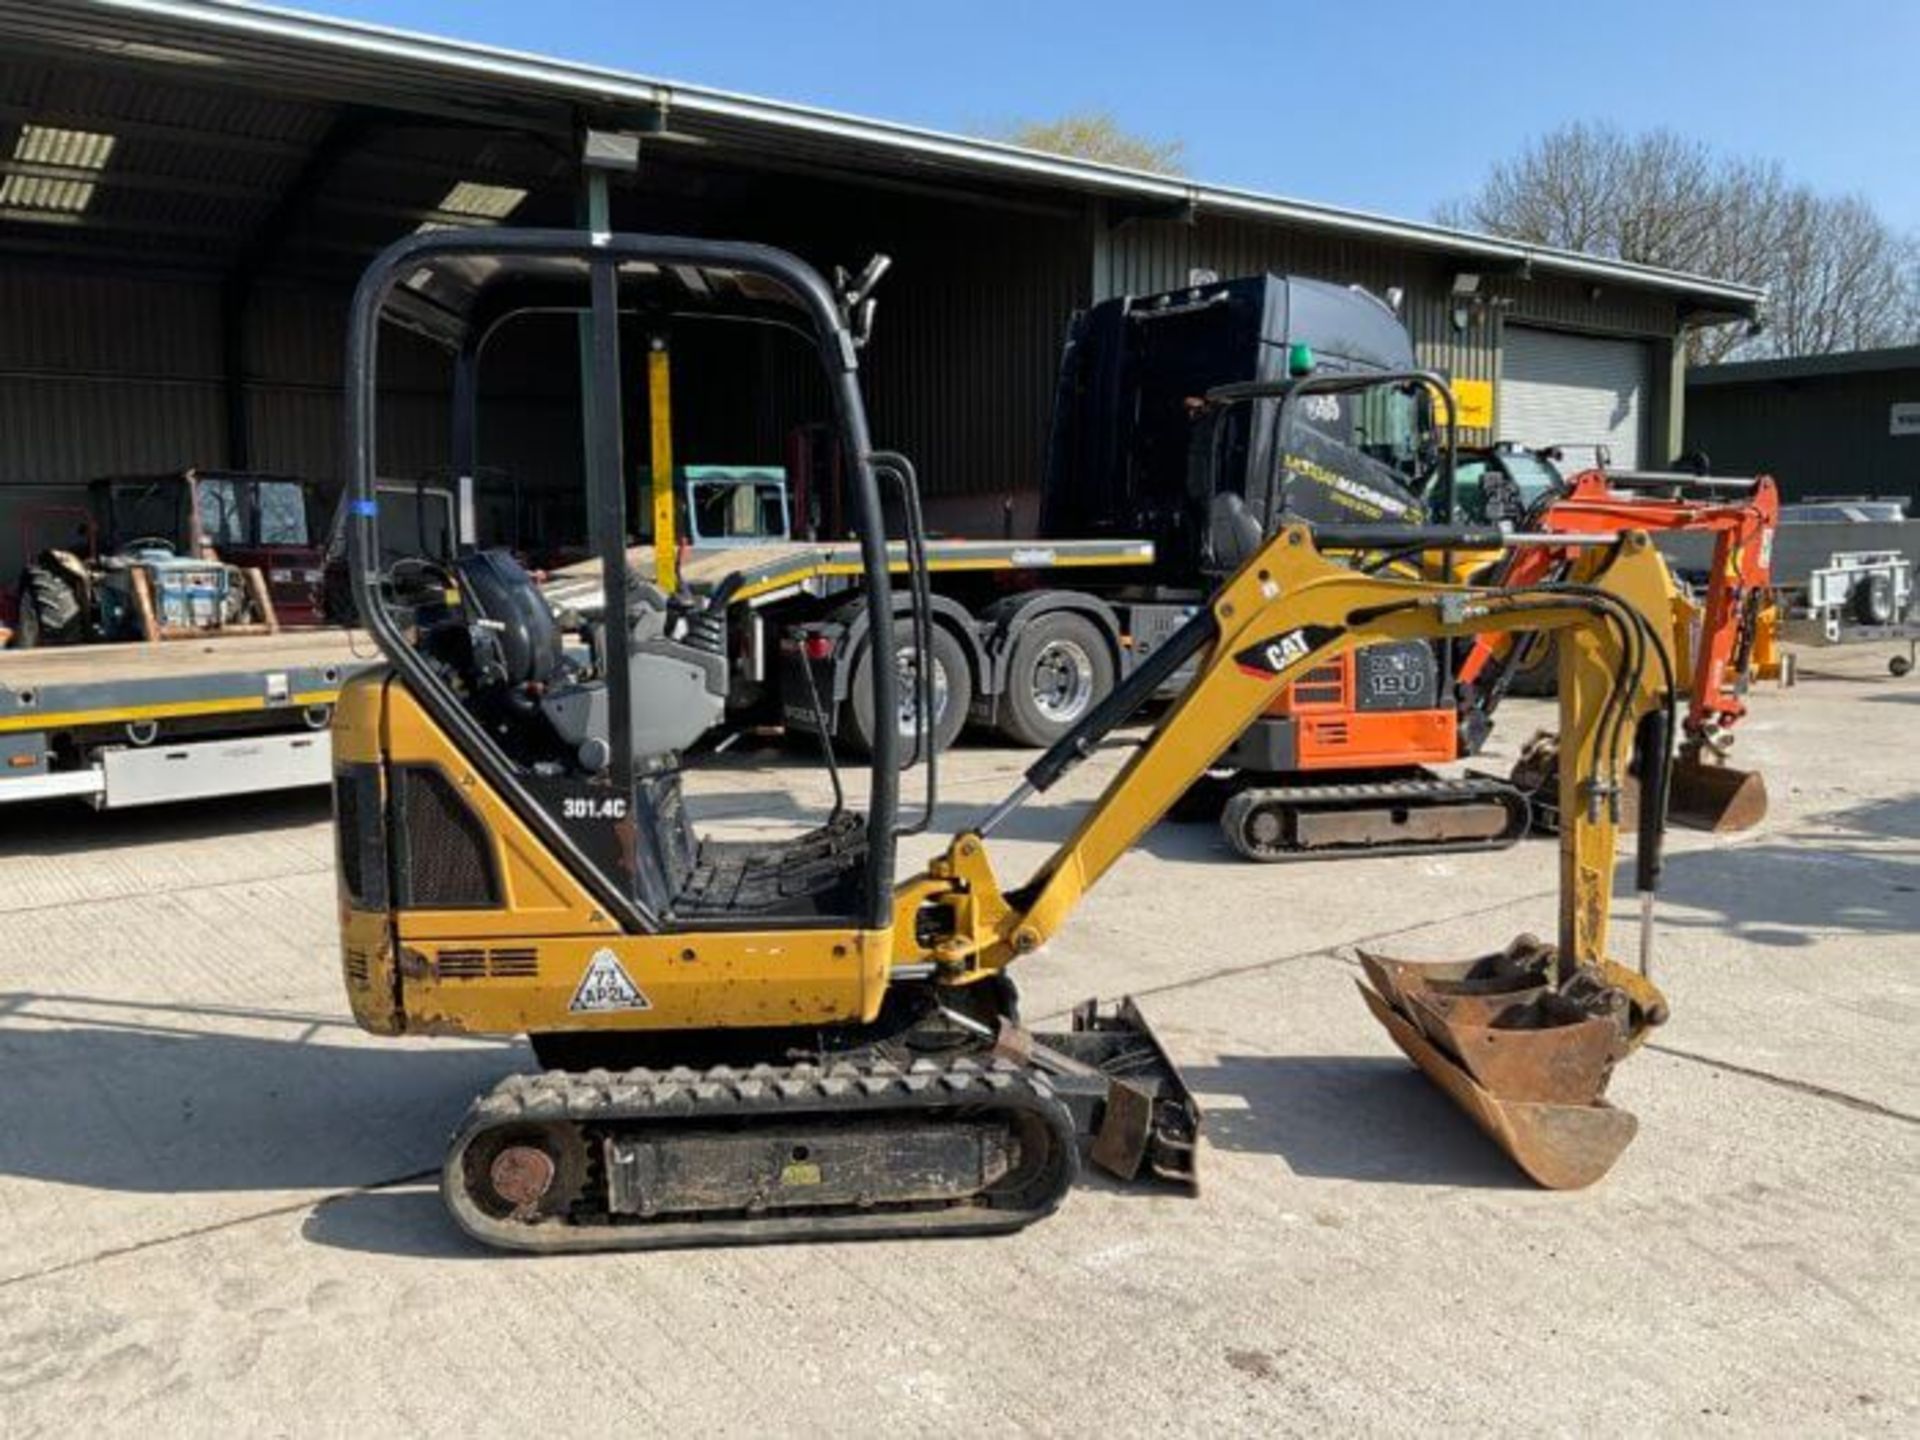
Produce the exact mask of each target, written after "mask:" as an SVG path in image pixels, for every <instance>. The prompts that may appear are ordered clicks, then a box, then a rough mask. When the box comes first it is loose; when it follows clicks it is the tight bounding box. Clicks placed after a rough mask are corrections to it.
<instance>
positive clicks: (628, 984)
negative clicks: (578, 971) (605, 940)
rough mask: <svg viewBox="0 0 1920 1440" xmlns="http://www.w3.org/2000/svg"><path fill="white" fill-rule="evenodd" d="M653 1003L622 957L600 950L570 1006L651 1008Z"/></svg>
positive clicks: (589, 963)
mask: <svg viewBox="0 0 1920 1440" xmlns="http://www.w3.org/2000/svg"><path fill="white" fill-rule="evenodd" d="M652 1008H653V1002H652V1001H651V1000H649V999H647V997H646V996H645V995H644V994H642V993H641V990H640V987H639V986H638V985H636V984H634V983H633V980H632V978H631V977H630V976H629V975H628V974H627V972H626V971H625V970H624V969H622V968H621V965H620V957H619V956H618V955H615V954H614V953H613V951H611V950H596V951H594V952H593V959H592V960H590V961H588V962H587V973H586V974H584V975H582V976H581V977H580V988H579V989H577V990H575V991H574V992H573V1001H572V1003H571V1004H569V1005H568V1006H567V1009H569V1010H572V1011H576V1012H580V1011H603V1010H651V1009H652Z"/></svg>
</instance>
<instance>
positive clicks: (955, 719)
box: [843, 621, 973, 764]
mask: <svg viewBox="0 0 1920 1440" xmlns="http://www.w3.org/2000/svg"><path fill="white" fill-rule="evenodd" d="M893 636H894V646H895V649H894V664H895V667H896V669H897V672H898V674H899V677H900V678H899V688H900V710H899V713H898V715H897V716H896V718H895V723H896V724H897V725H898V726H899V727H900V759H901V763H902V764H905V763H906V762H907V761H908V760H909V759H911V758H912V757H913V732H914V721H915V715H916V711H917V708H918V703H919V677H918V676H917V675H916V674H915V673H914V663H913V661H914V651H913V627H912V626H911V625H909V624H907V623H906V622H905V621H899V622H897V623H896V624H895V625H894V627H893ZM929 638H930V644H929V646H928V648H929V649H930V650H931V651H932V653H933V748H934V749H935V750H936V751H938V750H945V749H946V748H947V747H948V746H949V745H951V744H953V742H954V739H955V737H957V736H958V735H959V734H960V727H961V726H963V725H965V724H966V723H967V707H968V706H969V705H971V704H972V703H973V672H972V671H971V670H970V669H969V668H968V666H967V656H966V652H965V651H963V650H962V649H961V648H960V642H959V641H958V640H956V639H954V638H953V632H952V631H950V630H947V629H945V628H943V627H941V626H939V625H935V626H934V627H933V631H932V635H931V636H930V637H929ZM873 652H874V647H873V646H871V645H869V646H867V647H866V649H865V651H864V652H863V653H862V654H861V656H860V661H859V663H858V664H857V665H855V666H854V667H853V686H852V688H851V689H850V690H849V691H848V693H847V705H846V712H845V715H844V717H843V719H844V727H845V732H846V734H847V737H848V739H849V740H850V741H851V742H852V745H853V748H854V749H855V750H857V751H859V752H860V753H861V754H862V755H871V754H872V753H873V742H874V738H875V737H876V736H877V735H878V734H879V733H880V732H879V729H878V727H876V726H875V724H874V719H873V671H872V670H871V668H869V667H871V666H872V664H873Z"/></svg>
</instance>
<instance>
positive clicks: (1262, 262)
mask: <svg viewBox="0 0 1920 1440" xmlns="http://www.w3.org/2000/svg"><path fill="white" fill-rule="evenodd" d="M1469 264H1470V262H1466V261H1461V260H1453V259H1449V258H1447V257H1446V256H1443V255H1439V254H1434V253H1431V252H1428V251H1424V250H1416V249H1410V248H1406V247H1396V246H1391V245H1385V244H1381V243H1378V242H1374V241H1368V240H1364V239H1354V238H1342V237H1334V236H1327V235H1322V234H1316V233H1308V232H1304V231H1299V230H1289V229H1286V228H1284V227H1278V226H1273V225H1265V224H1257V223H1253V222H1248V221H1240V220H1232V219H1222V218H1215V217H1204V218H1202V219H1200V220H1199V221H1197V222H1196V223H1193V224H1186V223H1181V222H1174V221H1162V220H1132V221H1127V222H1125V223H1121V224H1118V225H1115V226H1112V227H1111V228H1110V229H1109V231H1108V235H1107V245H1106V262H1105V264H1104V266H1096V269H1095V274H1096V277H1097V278H1096V284H1097V285H1098V286H1099V288H1100V290H1101V297H1102V298H1104V297H1105V296H1109V295H1123V294H1131V295H1150V294H1154V293H1156V292H1159V291H1163V290H1172V289H1178V288H1180V287H1182V286H1184V285H1186V284H1187V283H1188V280H1189V277H1190V276H1191V274H1192V273H1193V272H1194V271H1195V270H1211V271H1213V272H1214V273H1215V274H1216V275H1218V276H1220V277H1221V278H1222V279H1230V278H1233V277H1236V276H1241V275H1253V274H1259V273H1260V272H1262V271H1273V272H1275V273H1277V274H1283V275H1303V276H1308V277H1311V278H1314V279H1321V280H1331V281H1335V282H1339V283H1345V284H1350V285H1362V286H1364V287H1366V288H1367V289H1368V290H1370V291H1372V292H1373V293H1374V294H1376V295H1380V296H1382V297H1384V296H1385V294H1386V292H1387V290H1388V289H1389V288H1391V287H1395V286H1397V287H1399V288H1400V290H1401V291H1403V292H1404V298H1403V300H1402V302H1401V308H1400V316H1401V319H1402V320H1403V321H1404V322H1405V324H1406V326H1407V329H1408V331H1409V333H1410V334H1411V335H1412V336H1413V342H1414V350H1415V353H1416V354H1417V355H1418V356H1419V358H1420V361H1421V363H1422V364H1424V365H1428V366H1431V367H1433V368H1435V369H1438V370H1441V371H1443V372H1445V373H1447V374H1448V375H1450V376H1452V377H1453V378H1455V379H1461V378H1469V379H1476V380H1485V381H1488V382H1491V383H1493V384H1494V385H1495V388H1496V395H1495V425H1494V428H1493V429H1491V430H1489V429H1463V430H1462V431H1461V439H1462V440H1463V441H1464V442H1466V443H1469V444H1479V443H1486V442H1488V441H1490V440H1492V439H1494V438H1495V435H1496V433H1497V429H1498V419H1499V417H1498V403H1499V402H1498V382H1499V375H1500V363H1499V361H1500V334H1501V326H1502V324H1503V323H1504V322H1505V321H1506V320H1514V321H1522V322H1526V323H1529V324H1538V325H1546V326H1550V327H1554V328H1560V329H1568V330H1591V331H1595V332H1599V333H1615V334H1632V335H1644V336H1648V337H1651V338H1659V339H1669V338H1671V337H1672V336H1673V334H1674V333H1675V331H1676V330H1677V328H1678V323H1679V321H1678V315H1677V313H1676V311H1675V308H1674V305H1673V302H1672V301H1670V300H1667V299H1664V298H1662V297H1660V296H1657V295H1649V294H1635V293H1630V292H1625V291H1617V292H1611V293H1610V292H1608V291H1605V290H1601V291H1599V292H1598V293H1595V292H1594V291H1593V289H1592V288H1591V287H1589V286H1586V285H1584V284H1580V283H1578V282H1574V281H1568V280H1562V279H1557V278H1556V279H1552V280H1529V279H1523V278H1521V277H1519V276H1512V275H1486V276H1483V277H1482V281H1481V290H1482V293H1483V297H1484V298H1483V299H1482V301H1481V302H1480V303H1478V304H1471V303H1470V304H1468V305H1467V306H1466V307H1465V309H1464V312H1463V313H1464V319H1465V322H1466V323H1465V325H1464V326H1456V324H1455V323H1454V312H1455V310H1456V308H1457V307H1456V303H1455V301H1454V299H1453V296H1452V289H1453V281H1454V275H1455V272H1456V271H1458V270H1461V269H1465V268H1468V266H1469Z"/></svg>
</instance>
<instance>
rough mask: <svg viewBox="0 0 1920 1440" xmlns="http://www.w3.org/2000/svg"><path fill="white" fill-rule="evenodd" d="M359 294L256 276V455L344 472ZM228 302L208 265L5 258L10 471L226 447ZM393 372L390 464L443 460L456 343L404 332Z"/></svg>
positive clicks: (0, 417)
mask: <svg viewBox="0 0 1920 1440" xmlns="http://www.w3.org/2000/svg"><path fill="white" fill-rule="evenodd" d="M347 294H348V292H347V291H345V290H344V289H338V288H313V289H303V288H299V287H293V286H283V285H263V286H261V287H260V288H259V289H258V290H257V291H256V292H255V296H254V300H253V303H252V305H251V307H250V308H249V311H248V316H247V328H246V341H245V356H246V359H245V367H244V374H245V380H246V394H247V403H248V416H249V422H250V425H251V431H252V437H253V445H254V453H253V457H252V463H253V465H254V466H255V467H256V468H258V469H263V470H275V471H280V472H284V473H288V474H296V475H302V476H306V477H309V478H312V479H315V480H319V481H321V482H322V483H323V484H334V483H337V481H338V479H339V476H340V444H341V430H342V425H343V420H344V415H343V411H342V408H341V394H340V374H341V369H342V364H343V357H344V346H345V343H346V302H347ZM220 307H221V291H220V284H219V282H218V281H216V280H212V279H207V278H193V277H188V276H180V275H147V276H144V277H143V276H138V275H134V274H129V273H125V272H115V271H105V270H101V271H71V270H61V269H47V268H37V267H29V266H24V265H17V264H16V265H8V266H4V267H0V317H4V323H0V485H44V484H75V483H79V482H82V481H86V480H90V479H93V478H95V477H97V476H101V475H107V474H113V473H116V472H122V473H123V472H128V471H160V470H169V469H183V468H185V467H187V466H190V465H217V464H224V463H226V461H227V448H226V447H227V425H226V411H225V388H224V383H225V382H224V380H223V365H222V362H223V350H222V328H221V327H222V320H221V308H220ZM381 376H382V382H383V385H384V386H385V387H386V388H387V390H388V392H389V398H388V400H387V401H386V402H385V403H384V404H383V407H382V418H381V468H382V470H383V472H384V473H387V474H393V475H412V474H420V473H425V472H426V471H428V470H430V469H432V468H434V467H444V466H445V465H446V463H447V459H448V451H449V444H448V425H447V405H448V399H447V397H448V394H449V392H450V389H451V383H452V369H451V364H450V362H449V360H448V359H447V357H446V355H445V354H444V353H443V352H441V351H439V350H437V349H436V348H435V347H433V346H431V345H429V344H427V343H426V342H425V341H422V340H420V339H418V338H417V337H415V336H412V335H408V334H404V333H398V332H396V333H394V334H392V335H391V336H390V337H389V338H388V340H387V341H386V342H385V343H383V345H382V348H381Z"/></svg>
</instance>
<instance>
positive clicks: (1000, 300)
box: [861, 209, 1087, 496]
mask: <svg viewBox="0 0 1920 1440" xmlns="http://www.w3.org/2000/svg"><path fill="white" fill-rule="evenodd" d="M916 241H917V243H915V244H914V245H913V246H912V248H903V250H902V252H901V253H900V254H898V255H896V256H895V261H896V265H895V269H894V271H893V273H892V274H891V275H890V276H889V277H888V278H887V281H886V282H885V284H884V285H883V286H882V287H881V290H880V312H879V321H878V324H877V326H876V329H875V332H874V338H873V342H872V344H871V345H869V346H868V347H867V350H866V352H865V353H864V354H863V355H862V357H861V375H862V380H863V382H864V384H865V387H866V394H867V404H868V408H869V411H870V413H871V417H872V422H873V433H874V441H875V443H876V444H878V445H881V446H884V447H887V448H891V449H895V450H900V451H903V452H904V453H905V454H906V455H907V456H908V457H909V458H911V459H912V460H913V461H914V463H915V466H916V467H917V468H918V470H919V473H920V479H921V485H922V488H923V490H924V491H925V493H927V494H928V495H936V496H937V495H1001V494H1012V493H1016V492H1019V491H1023V490H1031V489H1033V488H1035V487H1037V486H1038V485H1039V483H1040V478H1041V472H1042V469H1043V468H1044V463H1045V452H1046V442H1047V424H1048V419H1049V417H1050V415H1051V414H1052V410H1053V389H1054V380H1055V375H1056V372H1057V370H1058V367H1059V360H1060V344H1061V341H1062V339H1063V338H1064V337H1065V334H1066V328H1067V323H1068V321H1069V320H1070V319H1071V317H1072V315H1073V312H1074V310H1075V308H1076V307H1077V306H1079V305H1081V304H1084V303H1085V276H1086V273H1087V267H1086V264H1085V262H1084V259H1083V255H1084V239H1083V235H1082V231H1081V228H1080V226H1079V224H1078V222H1076V221H1069V220H1063V219H1055V218H1052V217H1048V216H1040V215H1019V214H1000V213H995V212H993V211H990V210H985V209H974V210H964V211H960V212H958V213H956V214H954V215H953V216H952V220H951V222H950V223H949V224H947V225H945V226H943V227H942V228H941V229H940V230H939V231H937V232H935V231H928V232H925V233H923V234H921V235H920V236H918V237H916Z"/></svg>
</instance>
